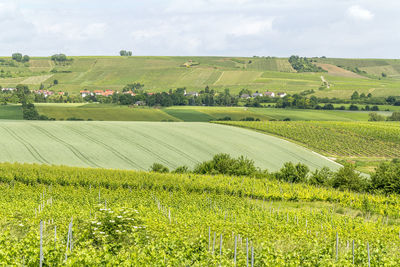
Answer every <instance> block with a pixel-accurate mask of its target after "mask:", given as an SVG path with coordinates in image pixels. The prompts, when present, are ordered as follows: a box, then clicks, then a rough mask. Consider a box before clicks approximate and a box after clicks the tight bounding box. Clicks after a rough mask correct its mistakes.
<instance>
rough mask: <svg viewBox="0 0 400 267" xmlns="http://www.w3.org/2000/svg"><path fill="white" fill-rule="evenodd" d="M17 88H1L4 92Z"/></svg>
mask: <svg viewBox="0 0 400 267" xmlns="http://www.w3.org/2000/svg"><path fill="white" fill-rule="evenodd" d="M15 90H16V89H15V88H1V91H2V92H12V91H15Z"/></svg>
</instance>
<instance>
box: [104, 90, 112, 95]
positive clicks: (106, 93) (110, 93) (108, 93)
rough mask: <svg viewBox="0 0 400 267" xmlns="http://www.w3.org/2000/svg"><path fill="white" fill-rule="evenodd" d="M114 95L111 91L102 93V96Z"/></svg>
mask: <svg viewBox="0 0 400 267" xmlns="http://www.w3.org/2000/svg"><path fill="white" fill-rule="evenodd" d="M113 94H114V91H113V90H108V89H107V90H106V91H105V92H103V96H110V95H113Z"/></svg>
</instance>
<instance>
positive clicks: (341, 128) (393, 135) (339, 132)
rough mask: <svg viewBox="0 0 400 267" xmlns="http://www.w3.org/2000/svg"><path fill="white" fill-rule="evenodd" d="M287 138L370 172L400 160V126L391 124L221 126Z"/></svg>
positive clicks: (336, 123)
mask: <svg viewBox="0 0 400 267" xmlns="http://www.w3.org/2000/svg"><path fill="white" fill-rule="evenodd" d="M219 123H221V124H225V125H234V126H239V127H244V128H247V129H253V130H257V131H260V132H265V133H268V134H273V135H277V136H280V137H284V138H287V139H288V140H292V141H294V142H297V143H300V144H302V145H304V146H305V147H308V148H310V149H312V150H314V151H318V152H319V153H322V154H324V155H326V156H329V157H334V158H343V159H352V160H356V161H357V160H358V161H360V162H362V163H360V165H361V166H360V168H361V169H362V170H364V171H371V170H372V167H374V166H376V165H377V163H378V162H379V161H380V160H385V159H393V158H400V124H399V123H388V122H378V123H377V122H375V123H374V122H329V121H326V122H322V121H321V122H318V121H310V122H219ZM371 165H372V167H371Z"/></svg>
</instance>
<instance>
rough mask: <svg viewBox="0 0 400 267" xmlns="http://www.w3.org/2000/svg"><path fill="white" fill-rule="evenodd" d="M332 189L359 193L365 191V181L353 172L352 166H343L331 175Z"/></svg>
mask: <svg viewBox="0 0 400 267" xmlns="http://www.w3.org/2000/svg"><path fill="white" fill-rule="evenodd" d="M332 187H333V188H337V189H340V190H353V191H357V192H360V191H364V190H365V188H366V181H365V179H364V178H362V177H361V175H360V174H359V173H358V172H356V171H355V169H354V166H353V165H351V164H345V165H344V166H343V167H342V168H341V169H339V170H338V171H337V172H336V173H335V174H334V175H333V179H332Z"/></svg>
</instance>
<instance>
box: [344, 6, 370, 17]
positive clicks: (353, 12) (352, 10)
mask: <svg viewBox="0 0 400 267" xmlns="http://www.w3.org/2000/svg"><path fill="white" fill-rule="evenodd" d="M347 14H348V15H349V16H350V17H352V18H354V19H356V20H371V19H373V18H374V14H373V13H372V12H371V11H369V10H368V9H365V8H362V7H360V6H358V5H354V6H351V7H349V8H348V9H347Z"/></svg>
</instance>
